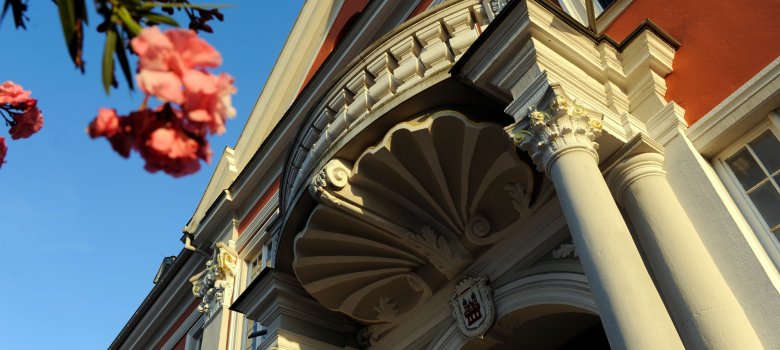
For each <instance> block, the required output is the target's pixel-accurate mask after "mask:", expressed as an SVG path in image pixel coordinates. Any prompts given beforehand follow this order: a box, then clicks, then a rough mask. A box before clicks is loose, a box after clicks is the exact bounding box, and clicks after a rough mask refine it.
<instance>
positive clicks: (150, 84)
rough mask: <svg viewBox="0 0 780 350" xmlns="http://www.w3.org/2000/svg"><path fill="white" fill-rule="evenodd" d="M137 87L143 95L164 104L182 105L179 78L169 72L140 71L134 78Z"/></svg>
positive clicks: (182, 98)
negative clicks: (157, 99)
mask: <svg viewBox="0 0 780 350" xmlns="http://www.w3.org/2000/svg"><path fill="white" fill-rule="evenodd" d="M136 78H137V80H138V85H139V86H140V87H141V90H143V91H144V92H145V93H147V94H149V95H152V96H155V97H157V98H159V99H160V100H163V101H165V102H173V103H177V104H182V103H183V102H184V93H183V92H182V90H181V88H182V83H181V78H179V77H178V76H177V75H176V74H173V73H171V72H160V71H153V70H141V71H140V72H139V73H138V76H137V77H136Z"/></svg>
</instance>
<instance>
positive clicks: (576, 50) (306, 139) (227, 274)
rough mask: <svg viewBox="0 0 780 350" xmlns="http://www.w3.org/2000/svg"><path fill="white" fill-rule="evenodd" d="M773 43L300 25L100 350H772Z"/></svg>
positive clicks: (713, 35) (566, 21)
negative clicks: (164, 264)
mask: <svg viewBox="0 0 780 350" xmlns="http://www.w3.org/2000/svg"><path fill="white" fill-rule="evenodd" d="M777 18H780V7H779V6H777V4H775V3H774V2H773V1H768V0H762V1H758V2H753V3H751V4H742V3H739V4H738V3H733V2H728V1H720V0H718V1H708V2H704V1H679V2H664V1H658V0H614V1H610V0H598V1H588V0H584V1H583V0H559V1H552V0H503V1H502V0H490V1H488V0H449V1H435V0H415V1H368V0H333V1H331V0H327V1H325V0H323V1H313V0H309V1H307V2H306V3H305V5H304V7H303V9H302V10H301V13H300V15H299V17H298V20H297V21H296V23H295V25H294V27H293V29H292V31H291V32H290V35H289V37H288V40H287V42H286V44H285V46H284V48H283V50H282V52H281V54H280V57H279V59H278V61H277V64H276V66H275V67H274V69H273V71H272V73H271V75H270V77H269V79H268V81H267V83H266V86H265V88H264V89H263V92H262V93H261V94H260V96H259V97H258V100H257V103H256V105H255V108H254V109H253V111H252V113H251V115H250V117H249V120H248V122H247V124H246V126H245V128H244V131H243V132H242V134H241V136H240V138H239V140H238V142H237V143H236V145H235V147H234V148H228V149H226V150H225V151H224V153H223V154H222V155H221V157H220V159H219V163H218V165H217V168H216V171H215V173H214V175H213V176H212V179H211V181H210V183H209V185H208V187H207V188H206V189H205V191H204V195H203V197H202V199H201V202H200V203H199V204H198V207H197V209H196V211H195V213H194V214H193V217H192V219H191V220H190V221H189V222H188V223H187V225H186V227H185V230H184V235H183V236H182V238H181V239H182V242H183V243H184V249H183V250H182V252H181V253H180V254H179V255H178V257H177V258H176V259H175V261H174V262H173V263H172V264H171V265H170V267H168V268H167V269H165V270H164V272H163V273H162V275H161V277H159V278H158V279H156V285H155V286H154V288H153V289H152V291H151V292H150V294H149V296H148V297H147V298H146V300H144V302H143V303H142V305H141V306H140V307H139V309H138V310H137V311H136V313H135V314H134V315H133V316H132V317H131V319H130V320H129V321H128V323H127V325H126V326H125V328H124V329H123V330H122V331H121V332H120V334H118V335H117V337H116V339H115V341H114V343H113V344H112V345H111V347H110V348H111V349H164V350H168V349H227V350H239V349H241V350H255V349H363V348H370V349H519V348H527V349H559V348H560V349H568V348H588V349H599V348H610V347H611V348H615V349H681V348H689V349H705V348H709V349H761V348H766V349H776V348H780V333H778V332H777V326H778V324H780V322H778V321H779V319H778V315H780V275H779V274H778V268H780V243H778V238H779V236H780V209H778V208H780V110H779V109H780V58H778V57H779V56H780V41H778V40H777V38H778V37H780V29H778V27H777V24H776V20H777Z"/></svg>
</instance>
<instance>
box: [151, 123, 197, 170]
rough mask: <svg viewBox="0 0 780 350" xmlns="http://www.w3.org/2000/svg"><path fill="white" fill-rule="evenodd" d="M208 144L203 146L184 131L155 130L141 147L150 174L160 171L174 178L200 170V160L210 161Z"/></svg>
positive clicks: (164, 128) (170, 129) (165, 128)
mask: <svg viewBox="0 0 780 350" xmlns="http://www.w3.org/2000/svg"><path fill="white" fill-rule="evenodd" d="M204 148H205V149H208V144H207V143H205V140H203V143H202V144H201V143H200V142H198V141H197V140H195V139H193V138H191V137H190V136H189V135H187V134H186V133H184V132H183V131H182V130H178V129H172V128H167V127H163V128H159V129H157V130H154V131H153V132H152V133H151V135H150V137H149V139H148V140H147V141H146V144H145V145H144V146H143V147H141V149H140V152H141V156H142V157H143V158H144V160H146V164H145V165H144V168H145V169H146V170H147V171H149V172H156V171H159V170H162V171H164V172H165V173H167V174H169V175H172V176H174V177H179V176H184V175H189V174H192V173H194V172H196V171H198V170H199V169H200V159H204V160H206V161H208V160H209V159H208V156H209V152H210V150H208V151H204Z"/></svg>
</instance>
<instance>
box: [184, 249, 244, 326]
mask: <svg viewBox="0 0 780 350" xmlns="http://www.w3.org/2000/svg"><path fill="white" fill-rule="evenodd" d="M236 263H237V255H236V252H235V250H234V247H233V241H229V243H228V244H225V243H223V242H219V243H217V248H216V249H215V250H214V254H213V257H212V258H211V260H208V261H206V269H205V270H203V271H201V272H200V273H198V274H197V275H195V276H192V277H191V278H190V282H191V283H192V294H193V295H195V297H196V298H198V299H201V303H200V305H198V312H200V313H202V314H205V317H206V321H207V322H208V320H209V319H211V318H212V317H213V316H214V315H215V314H216V312H217V311H218V310H220V309H221V308H222V306H226V305H228V304H229V303H230V301H231V297H232V294H233V279H234V277H235V275H236Z"/></svg>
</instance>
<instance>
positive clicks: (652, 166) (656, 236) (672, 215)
mask: <svg viewBox="0 0 780 350" xmlns="http://www.w3.org/2000/svg"><path fill="white" fill-rule="evenodd" d="M648 149H649V150H650V152H643V151H645V150H648ZM659 150H660V146H656V145H654V143H653V142H652V141H651V140H649V139H647V138H645V137H642V136H641V135H640V136H639V137H638V138H635V139H634V140H633V141H632V142H630V143H629V144H627V145H626V146H624V150H621V151H619V152H620V153H621V154H620V156H621V157H620V158H619V159H617V160H616V161H615V162H614V163H613V164H615V166H614V169H612V170H611V171H610V172H609V175H608V176H607V181H608V183H609V186H610V187H611V188H612V193H613V194H614V196H615V198H616V199H617V200H618V203H620V204H621V205H622V206H623V207H624V208H625V210H626V212H627V213H628V216H629V217H630V219H631V222H632V223H633V224H634V228H635V229H636V234H637V238H638V240H639V241H640V243H641V245H642V249H643V250H644V252H645V256H646V257H647V261H648V263H649V264H650V267H651V268H652V270H653V273H654V275H655V277H656V281H657V282H658V285H659V288H660V289H661V291H662V292H663V295H664V300H665V301H666V303H667V305H668V306H669V310H670V313H671V314H672V317H673V318H674V320H675V321H676V323H677V326H678V329H679V331H680V335H681V337H682V339H683V342H684V344H685V345H686V347H687V348H689V349H761V348H762V345H761V342H760V341H759V339H758V336H757V335H756V333H755V331H754V330H753V327H752V326H751V324H750V321H749V320H748V319H747V316H746V315H745V312H744V310H743V309H742V306H740V305H739V302H737V299H736V297H735V296H734V294H733V293H732V291H731V289H730V288H729V286H728V284H726V281H725V280H724V279H723V276H722V275H721V273H720V271H719V270H718V267H717V266H716V265H715V262H714V261H713V259H712V257H711V256H710V254H709V252H708V251H707V248H706V247H705V246H704V243H703V242H702V241H701V239H700V237H699V235H698V233H697V232H696V229H695V228H694V226H693V224H692V223H691V221H690V220H689V218H688V215H687V214H686V213H685V210H684V209H683V208H682V206H681V205H680V202H679V201H678V199H677V196H676V195H675V194H674V192H673V191H672V188H671V186H669V183H668V182H667V181H666V172H665V171H664V170H663V162H664V157H663V156H662V155H661V154H660V153H659ZM653 151H655V152H653Z"/></svg>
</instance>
